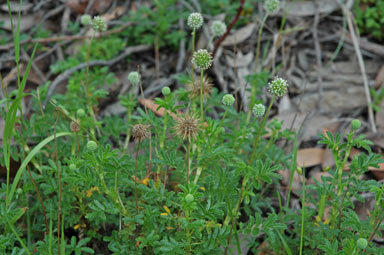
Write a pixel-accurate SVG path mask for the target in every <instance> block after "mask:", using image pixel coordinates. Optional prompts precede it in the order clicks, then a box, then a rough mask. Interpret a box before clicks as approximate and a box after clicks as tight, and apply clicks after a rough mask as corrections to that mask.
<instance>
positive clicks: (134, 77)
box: [128, 72, 141, 85]
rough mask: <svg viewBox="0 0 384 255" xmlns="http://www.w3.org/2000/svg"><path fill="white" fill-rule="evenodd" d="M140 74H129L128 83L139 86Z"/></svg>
mask: <svg viewBox="0 0 384 255" xmlns="http://www.w3.org/2000/svg"><path fill="white" fill-rule="evenodd" d="M140 79H141V77H140V74H139V73H138V72H130V73H129V74H128V81H129V82H130V83H131V84H132V85H137V84H139V82H140Z"/></svg>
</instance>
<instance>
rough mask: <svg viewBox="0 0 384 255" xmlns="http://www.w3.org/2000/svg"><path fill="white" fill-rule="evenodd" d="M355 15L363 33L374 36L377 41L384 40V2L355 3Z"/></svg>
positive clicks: (372, 0)
mask: <svg viewBox="0 0 384 255" xmlns="http://www.w3.org/2000/svg"><path fill="white" fill-rule="evenodd" d="M353 10H354V13H355V16H356V23H357V25H358V27H359V29H360V32H361V33H364V34H369V35H372V36H373V37H374V38H376V39H377V40H381V39H382V38H383V26H384V18H383V17H384V1H383V0H359V1H355V5H354V9H353Z"/></svg>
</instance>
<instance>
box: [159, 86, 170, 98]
mask: <svg viewBox="0 0 384 255" xmlns="http://www.w3.org/2000/svg"><path fill="white" fill-rule="evenodd" d="M161 93H162V94H163V96H168V95H169V94H171V89H170V88H169V87H163V88H162V89H161Z"/></svg>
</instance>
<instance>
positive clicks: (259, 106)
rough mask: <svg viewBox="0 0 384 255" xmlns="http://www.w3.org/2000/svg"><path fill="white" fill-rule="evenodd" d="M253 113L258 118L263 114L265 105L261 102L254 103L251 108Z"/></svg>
mask: <svg viewBox="0 0 384 255" xmlns="http://www.w3.org/2000/svg"><path fill="white" fill-rule="evenodd" d="M252 112H253V114H255V116H256V118H260V117H263V116H264V113H265V106H264V105H263V104H255V105H254V106H253V108H252Z"/></svg>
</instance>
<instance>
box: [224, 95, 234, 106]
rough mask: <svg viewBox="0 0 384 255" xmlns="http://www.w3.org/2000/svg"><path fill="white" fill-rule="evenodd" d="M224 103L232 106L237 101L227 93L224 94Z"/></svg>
mask: <svg viewBox="0 0 384 255" xmlns="http://www.w3.org/2000/svg"><path fill="white" fill-rule="evenodd" d="M222 101H223V105H225V106H231V105H233V103H234V102H235V98H234V97H233V96H232V95H231V94H226V95H225V96H223V100H222Z"/></svg>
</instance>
